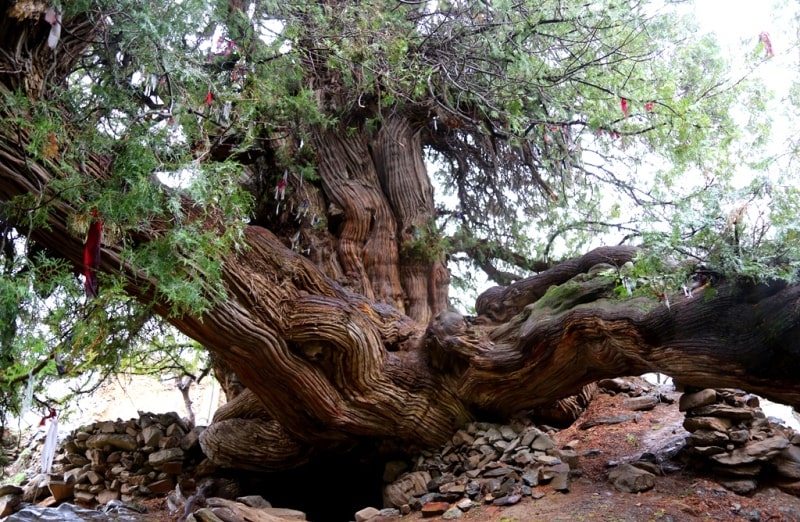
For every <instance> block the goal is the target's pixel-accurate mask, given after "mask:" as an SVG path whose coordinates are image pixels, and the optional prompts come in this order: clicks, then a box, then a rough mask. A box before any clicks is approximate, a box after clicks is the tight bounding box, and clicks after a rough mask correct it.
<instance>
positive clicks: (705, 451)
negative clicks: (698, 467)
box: [691, 446, 727, 457]
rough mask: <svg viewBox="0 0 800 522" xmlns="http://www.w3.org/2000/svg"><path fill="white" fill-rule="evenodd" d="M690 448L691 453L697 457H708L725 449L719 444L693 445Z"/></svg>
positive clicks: (723, 451)
mask: <svg viewBox="0 0 800 522" xmlns="http://www.w3.org/2000/svg"><path fill="white" fill-rule="evenodd" d="M691 450H692V453H693V454H695V455H697V456H699V457H710V456H711V455H718V454H720V453H725V452H726V451H727V450H726V449H725V448H722V447H720V446H695V447H693V448H691Z"/></svg>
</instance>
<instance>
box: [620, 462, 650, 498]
mask: <svg viewBox="0 0 800 522" xmlns="http://www.w3.org/2000/svg"><path fill="white" fill-rule="evenodd" d="M608 479H609V480H610V481H611V483H612V484H613V485H614V487H615V488H616V489H617V490H618V491H622V492H623V493H639V492H642V491H647V490H650V489H652V488H653V487H654V486H655V485H656V477H655V476H654V475H653V474H652V473H649V472H647V471H645V470H643V469H639V468H637V467H635V466H632V465H630V464H622V465H620V466H619V467H617V468H616V469H614V470H613V471H612V472H611V473H609V474H608Z"/></svg>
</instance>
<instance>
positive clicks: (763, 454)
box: [711, 437, 789, 466]
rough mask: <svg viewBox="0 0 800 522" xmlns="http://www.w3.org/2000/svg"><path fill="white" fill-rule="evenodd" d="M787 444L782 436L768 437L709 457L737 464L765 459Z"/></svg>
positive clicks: (729, 464) (728, 463) (721, 461)
mask: <svg viewBox="0 0 800 522" xmlns="http://www.w3.org/2000/svg"><path fill="white" fill-rule="evenodd" d="M787 446H789V441H788V440H786V439H784V438H783V437H770V438H768V439H765V440H762V441H752V442H750V443H749V444H746V445H744V446H743V447H741V448H737V449H735V450H733V451H731V452H729V453H720V454H719V455H712V456H711V458H712V459H713V460H714V461H716V462H719V463H720V464H725V465H726V466H738V465H740V464H750V463H751V462H756V461H757V460H765V459H767V458H769V457H771V456H773V455H775V454H777V453H778V452H780V451H781V450H782V449H784V448H786V447H787Z"/></svg>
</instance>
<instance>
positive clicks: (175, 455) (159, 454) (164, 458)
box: [147, 448, 183, 469]
mask: <svg viewBox="0 0 800 522" xmlns="http://www.w3.org/2000/svg"><path fill="white" fill-rule="evenodd" d="M181 459H183V450H182V449H180V448H169V449H163V450H159V451H156V452H153V453H151V454H150V456H149V457H148V458H147V461H148V462H149V463H150V465H151V466H153V467H154V468H156V469H158V468H160V467H161V466H163V465H164V464H165V463H166V462H169V461H171V460H181Z"/></svg>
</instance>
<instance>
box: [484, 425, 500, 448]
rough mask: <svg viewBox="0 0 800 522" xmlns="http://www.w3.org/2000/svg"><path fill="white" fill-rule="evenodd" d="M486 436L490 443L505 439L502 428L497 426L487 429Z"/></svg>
mask: <svg viewBox="0 0 800 522" xmlns="http://www.w3.org/2000/svg"><path fill="white" fill-rule="evenodd" d="M484 437H486V440H487V441H489V443H490V444H491V443H495V442H497V441H498V440H502V439H503V435H502V434H501V433H500V430H498V429H497V428H495V427H492V428H489V429H488V430H486V433H485V434H484Z"/></svg>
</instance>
